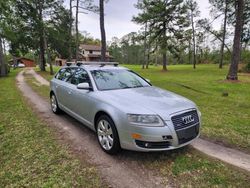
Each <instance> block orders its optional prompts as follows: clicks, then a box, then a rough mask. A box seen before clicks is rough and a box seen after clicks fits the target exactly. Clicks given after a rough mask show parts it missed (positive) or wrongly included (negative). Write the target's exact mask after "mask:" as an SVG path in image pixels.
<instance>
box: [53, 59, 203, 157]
mask: <svg viewBox="0 0 250 188" xmlns="http://www.w3.org/2000/svg"><path fill="white" fill-rule="evenodd" d="M50 85H51V92H50V99H51V108H52V111H53V112H54V113H56V114H57V113H59V112H60V111H61V110H62V111H65V112H66V113H68V114H69V115H71V116H73V117H74V118H76V119H77V120H79V121H80V122H82V123H83V124H84V125H86V126H87V127H89V128H90V129H92V130H94V131H95V132H96V136H97V140H98V142H99V144H100V146H101V148H102V149H103V150H104V151H105V152H107V153H109V154H115V153H117V152H118V151H119V150H120V149H121V148H123V149H128V150H136V151H162V150H170V149H176V148H180V147H183V146H185V145H187V144H189V143H190V142H191V141H193V140H194V139H195V138H197V137H198V136H199V130H200V122H201V114H200V112H199V110H198V108H197V106H196V105H195V104H194V103H193V102H192V101H190V100H188V99H186V98H184V97H181V96H179V95H177V94H175V93H172V92H170V91H166V90H163V89H160V88H157V87H154V86H152V85H151V84H150V82H149V81H148V80H146V79H144V78H142V77H141V76H139V75H138V74H136V73H135V72H133V71H131V70H129V69H127V68H124V67H120V66H118V65H117V64H112V63H101V62H99V63H94V62H91V63H85V64H78V65H71V66H65V67H62V68H61V69H60V70H59V71H58V73H57V74H56V75H55V77H54V78H53V79H52V80H51V83H50Z"/></svg>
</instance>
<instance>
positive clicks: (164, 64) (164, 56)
mask: <svg viewBox="0 0 250 188" xmlns="http://www.w3.org/2000/svg"><path fill="white" fill-rule="evenodd" d="M166 24H167V23H166V22H165V21H164V22H163V27H164V28H163V29H164V32H163V33H164V34H163V35H164V36H163V45H162V50H163V51H162V70H163V71H167V41H166V35H167V27H166Z"/></svg>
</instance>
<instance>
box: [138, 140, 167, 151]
mask: <svg viewBox="0 0 250 188" xmlns="http://www.w3.org/2000/svg"><path fill="white" fill-rule="evenodd" d="M135 143H136V145H137V146H139V147H142V148H149V149H161V148H168V147H169V146H170V142H168V141H164V142H146V141H141V140H135Z"/></svg>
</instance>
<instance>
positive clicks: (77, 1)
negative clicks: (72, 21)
mask: <svg viewBox="0 0 250 188" xmlns="http://www.w3.org/2000/svg"><path fill="white" fill-rule="evenodd" d="M78 11H79V0H76V62H77V61H78V58H79V31H78Z"/></svg>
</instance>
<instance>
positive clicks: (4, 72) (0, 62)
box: [0, 36, 7, 77]
mask: <svg viewBox="0 0 250 188" xmlns="http://www.w3.org/2000/svg"><path fill="white" fill-rule="evenodd" d="M0 70H1V71H0V77H2V76H6V75H7V70H6V66H5V63H4V55H3V46H2V37H1V36H0Z"/></svg>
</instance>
